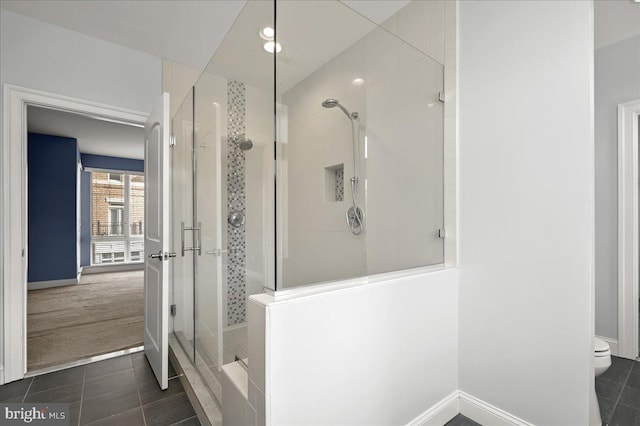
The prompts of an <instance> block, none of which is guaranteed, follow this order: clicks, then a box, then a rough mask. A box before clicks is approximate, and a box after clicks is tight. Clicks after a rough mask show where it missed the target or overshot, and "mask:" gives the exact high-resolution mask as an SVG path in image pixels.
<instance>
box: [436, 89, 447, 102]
mask: <svg viewBox="0 0 640 426" xmlns="http://www.w3.org/2000/svg"><path fill="white" fill-rule="evenodd" d="M438 100H439V101H440V102H442V103H444V102H446V101H447V97H446V95H445V94H444V92H438Z"/></svg>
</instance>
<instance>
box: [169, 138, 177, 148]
mask: <svg viewBox="0 0 640 426" xmlns="http://www.w3.org/2000/svg"><path fill="white" fill-rule="evenodd" d="M169 146H170V147H171V148H173V147H174V146H176V135H171V136H169Z"/></svg>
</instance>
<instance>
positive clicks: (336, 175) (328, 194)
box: [324, 164, 344, 203]
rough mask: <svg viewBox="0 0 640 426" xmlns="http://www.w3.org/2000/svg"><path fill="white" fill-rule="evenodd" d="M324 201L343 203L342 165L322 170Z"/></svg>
mask: <svg viewBox="0 0 640 426" xmlns="http://www.w3.org/2000/svg"><path fill="white" fill-rule="evenodd" d="M324 201H325V202H327V203H338V202H341V201H344V164H337V165H335V166H330V167H325V168H324Z"/></svg>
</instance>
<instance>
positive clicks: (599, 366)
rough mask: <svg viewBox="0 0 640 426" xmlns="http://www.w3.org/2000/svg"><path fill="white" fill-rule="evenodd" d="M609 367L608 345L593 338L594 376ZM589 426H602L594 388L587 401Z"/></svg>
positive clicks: (609, 352)
mask: <svg viewBox="0 0 640 426" xmlns="http://www.w3.org/2000/svg"><path fill="white" fill-rule="evenodd" d="M610 366H611V349H610V348H609V344H608V343H607V342H605V341H604V340H602V339H598V338H597V337H594V339H593V369H594V372H595V376H596V377H597V376H599V375H601V374H602V373H604V372H605V371H607V370H608V369H609V367H610ZM589 419H590V425H589V426H602V417H601V415H600V406H599V405H598V396H597V395H596V389H595V386H593V387H592V388H591V398H590V400H589Z"/></svg>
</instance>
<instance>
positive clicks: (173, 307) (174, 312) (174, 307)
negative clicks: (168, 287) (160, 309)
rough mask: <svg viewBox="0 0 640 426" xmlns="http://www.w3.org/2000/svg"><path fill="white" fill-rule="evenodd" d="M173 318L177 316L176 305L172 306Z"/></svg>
mask: <svg viewBox="0 0 640 426" xmlns="http://www.w3.org/2000/svg"><path fill="white" fill-rule="evenodd" d="M171 316H172V317H175V316H176V305H171Z"/></svg>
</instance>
